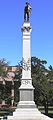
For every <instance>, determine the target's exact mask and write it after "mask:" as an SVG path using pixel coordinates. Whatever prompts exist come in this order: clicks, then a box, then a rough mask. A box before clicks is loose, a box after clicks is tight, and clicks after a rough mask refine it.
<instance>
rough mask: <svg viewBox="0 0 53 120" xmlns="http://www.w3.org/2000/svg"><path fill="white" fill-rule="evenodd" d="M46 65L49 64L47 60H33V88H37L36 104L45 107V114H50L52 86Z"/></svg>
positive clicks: (33, 58) (34, 58)
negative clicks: (49, 104)
mask: <svg viewBox="0 0 53 120" xmlns="http://www.w3.org/2000/svg"><path fill="white" fill-rule="evenodd" d="M45 64H47V61H46V60H40V59H38V58H36V57H32V58H31V69H32V79H33V86H34V87H35V102H36V104H37V105H44V107H45V113H46V114H48V103H49V102H50V92H51V86H50V82H49V81H48V74H49V72H48V69H46V67H45ZM49 79H50V78H49Z"/></svg>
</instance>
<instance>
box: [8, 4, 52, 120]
mask: <svg viewBox="0 0 53 120" xmlns="http://www.w3.org/2000/svg"><path fill="white" fill-rule="evenodd" d="M31 9H32V8H31V6H30V5H29V3H28V2H26V6H25V8H24V24H23V26H22V28H21V30H22V40H23V55H22V78H21V86H20V88H19V91H20V100H19V103H18V105H17V109H16V110H15V112H13V116H8V120H50V118H49V117H47V116H45V115H43V114H41V113H40V112H39V111H38V109H37V108H36V105H35V102H34V87H33V86H32V78H31V55H30V34H31V30H32V28H31V25H30V12H31Z"/></svg>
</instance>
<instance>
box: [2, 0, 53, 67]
mask: <svg viewBox="0 0 53 120" xmlns="http://www.w3.org/2000/svg"><path fill="white" fill-rule="evenodd" d="M25 2H26V0H0V59H1V58H5V59H6V60H7V61H9V62H10V65H16V64H17V63H18V62H19V61H20V60H21V59H22V32H21V27H22V25H23V22H24V19H23V16H24V6H25ZM28 2H29V3H30V4H31V6H32V12H31V15H30V23H31V26H32V33H31V56H36V57H38V58H40V59H43V60H47V62H48V64H47V66H49V65H50V64H51V65H53V0H28Z"/></svg>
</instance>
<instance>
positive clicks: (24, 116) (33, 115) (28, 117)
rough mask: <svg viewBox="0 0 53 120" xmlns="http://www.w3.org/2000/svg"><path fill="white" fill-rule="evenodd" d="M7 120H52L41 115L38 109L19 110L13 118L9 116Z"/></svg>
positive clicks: (14, 113)
mask: <svg viewBox="0 0 53 120" xmlns="http://www.w3.org/2000/svg"><path fill="white" fill-rule="evenodd" d="M7 120H52V118H49V117H48V116H46V115H43V114H41V112H40V111H39V110H38V109H37V108H17V109H16V110H15V112H13V116H8V119H7Z"/></svg>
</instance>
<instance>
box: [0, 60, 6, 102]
mask: <svg viewBox="0 0 53 120" xmlns="http://www.w3.org/2000/svg"><path fill="white" fill-rule="evenodd" d="M7 66H8V62H6V60H5V59H4V58H3V59H1V60H0V77H1V78H2V79H3V85H2V88H1V91H2V93H1V91H0V99H2V100H3V102H4V100H5V96H6V94H5V79H4V77H6V76H7V72H8V71H7V70H6V67H7ZM4 103H5V102H4Z"/></svg>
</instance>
